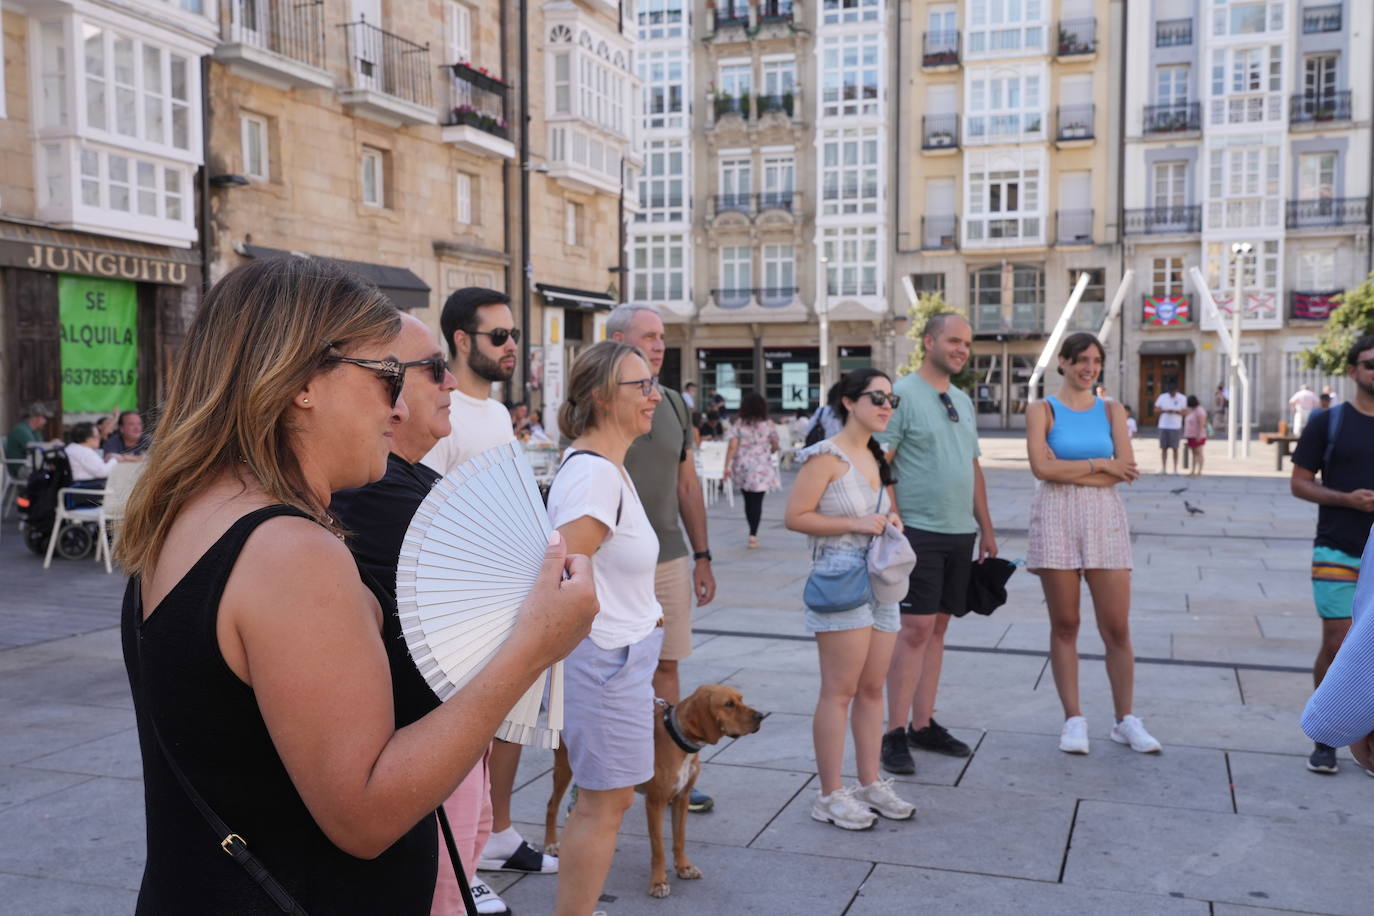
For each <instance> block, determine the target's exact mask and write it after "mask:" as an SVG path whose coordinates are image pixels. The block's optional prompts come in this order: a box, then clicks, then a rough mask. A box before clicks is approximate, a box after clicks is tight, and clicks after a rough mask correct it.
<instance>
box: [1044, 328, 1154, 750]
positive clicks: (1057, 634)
mask: <svg viewBox="0 0 1374 916" xmlns="http://www.w3.org/2000/svg"><path fill="white" fill-rule="evenodd" d="M1104 360H1105V351H1104V350H1103V348H1102V344H1101V342H1100V341H1098V339H1097V338H1096V337H1094V336H1093V335H1092V334H1087V333H1078V334H1070V335H1069V336H1068V337H1067V338H1065V340H1064V344H1063V346H1062V347H1060V350H1059V374H1060V375H1062V376H1063V377H1064V382H1063V384H1062V385H1060V387H1059V394H1058V395H1057V396H1054V397H1050V398H1046V399H1045V400H1044V401H1042V402H1040V403H1037V404H1032V405H1031V407H1030V409H1029V410H1027V411H1026V449H1027V451H1028V454H1029V458H1030V465H1031V472H1032V473H1034V474H1035V476H1036V478H1037V479H1038V481H1039V482H1038V483H1037V484H1036V489H1035V498H1034V500H1033V501H1032V502H1031V522H1030V546H1029V548H1028V550H1027V552H1026V567H1027V568H1028V569H1030V571H1031V572H1033V573H1035V574H1036V575H1038V576H1039V577H1040V586H1041V588H1043V589H1044V592H1045V603H1046V605H1047V606H1048V607H1049V613H1050V666H1051V668H1052V670H1053V672H1054V685H1055V688H1056V689H1057V690H1058V691H1059V700H1060V702H1061V703H1062V704H1063V706H1064V729H1063V731H1062V733H1061V734H1060V737H1059V749H1060V750H1061V751H1064V752H1065V753H1069V754H1086V753H1088V723H1087V720H1086V719H1085V718H1084V717H1083V711H1082V709H1081V707H1080V706H1079V702H1078V621H1079V614H1078V600H1079V595H1080V593H1081V590H1082V581H1083V580H1085V579H1086V580H1087V583H1088V589H1089V591H1090V592H1091V593H1092V599H1093V612H1094V613H1095V614H1096V616H1097V629H1098V632H1099V633H1101V634H1102V641H1103V643H1104V645H1105V647H1106V657H1107V677H1108V679H1109V680H1110V681H1111V685H1112V705H1113V706H1114V707H1115V712H1116V721H1115V725H1114V726H1113V727H1112V730H1111V738H1112V740H1113V741H1116V742H1118V743H1120V744H1129V745H1130V746H1131V748H1132V749H1133V750H1136V751H1140V752H1142V753H1155V752H1158V751H1159V750H1160V745H1159V742H1158V741H1156V740H1155V739H1154V738H1153V737H1152V736H1151V735H1150V733H1149V732H1147V731H1146V730H1145V725H1144V724H1143V723H1142V722H1141V721H1140V719H1138V718H1136V717H1135V716H1134V715H1132V714H1131V703H1132V700H1133V691H1134V681H1135V655H1134V652H1133V651H1132V648H1131V631H1130V624H1129V622H1128V617H1129V615H1130V609H1131V532H1130V528H1129V527H1128V525H1127V521H1126V508H1125V506H1124V505H1123V504H1122V502H1121V497H1120V495H1119V494H1118V493H1117V492H1116V485H1117V484H1119V483H1131V482H1132V481H1134V480H1135V479H1136V478H1137V477H1139V476H1140V472H1139V470H1138V469H1137V468H1136V464H1135V456H1134V454H1133V453H1132V451H1131V438H1130V433H1129V432H1128V431H1127V429H1126V411H1125V409H1124V408H1123V407H1122V406H1121V405H1120V404H1119V403H1117V402H1115V401H1107V400H1104V399H1102V398H1099V397H1096V396H1094V394H1093V385H1094V383H1096V382H1097V380H1098V377H1099V376H1101V374H1102V364H1103V362H1104Z"/></svg>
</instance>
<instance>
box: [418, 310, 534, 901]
mask: <svg viewBox="0 0 1374 916" xmlns="http://www.w3.org/2000/svg"><path fill="white" fill-rule="evenodd" d="M509 303H510V297H508V296H507V295H506V294H505V293H501V292H497V291H496V290H494V289H483V288H481V287H478V286H469V287H465V288H463V289H460V290H458V291H457V292H455V293H454V294H453V295H451V296H449V297H448V301H447V302H445V303H444V311H443V312H442V313H441V314H440V316H439V327H440V329H441V330H442V331H443V334H444V343H445V344H447V345H448V351H449V356H450V357H451V359H452V364H451V368H452V370H453V375H454V378H456V379H457V380H458V388H457V390H456V391H454V392H453V394H452V396H451V400H450V406H449V419H450V420H451V421H452V425H453V428H452V431H451V432H450V433H449V434H448V435H447V436H446V437H444V438H443V439H440V440H439V444H438V445H436V446H434V448H433V449H432V450H431V451H430V452H429V454H427V455H425V457H424V458H423V459H421V463H422V464H424V465H425V466H426V467H430V468H433V469H434V470H435V471H438V472H439V473H440V474H447V473H448V472H449V471H452V470H453V469H454V468H456V467H458V466H459V465H461V464H462V463H463V462H465V461H467V460H468V459H470V458H472V457H473V456H475V455H480V454H481V453H482V452H485V451H487V450H488V449H491V448H495V447H496V446H498V445H503V444H505V443H507V442H510V441H512V440H514V439H515V434H514V432H513V431H512V429H511V419H510V411H508V410H507V409H506V407H505V405H503V404H502V403H501V402H500V401H497V400H495V399H493V398H492V396H491V388H492V385H494V384H495V383H497V382H502V383H504V382H509V381H510V379H511V376H512V375H514V374H515V364H516V352H517V351H518V350H519V348H520V329H519V328H517V327H516V326H515V316H514V315H512V314H511V310H510V304H509ZM519 766H520V745H518V744H511V743H508V742H505V741H501V740H499V739H497V740H495V741H493V742H492V745H491V753H490V758H489V764H488V767H489V769H490V779H491V837H490V838H489V839H488V840H487V845H486V848H485V849H484V850H482V852H481V855H480V857H479V858H478V860H477V867H478V868H482V869H488V870H497V871H506V872H518V873H521V874H552V873H556V872H557V871H558V860H557V859H556V858H554V857H553V856H545V855H541V854H540V853H539V852H537V851H535V850H534V848H533V847H531V846H530V845H529V844H528V843H526V842H525V840H524V838H523V837H522V836H520V832H519V831H518V830H516V829H515V827H513V826H512V825H511V820H510V796H511V791H512V789H513V788H514V786H515V771H516V769H517V768H518V767H519ZM491 896H492V897H495V895H494V894H493V895H491ZM498 903H499V900H498ZM484 912H485V910H484ZM492 912H503V911H502V910H493V911H492Z"/></svg>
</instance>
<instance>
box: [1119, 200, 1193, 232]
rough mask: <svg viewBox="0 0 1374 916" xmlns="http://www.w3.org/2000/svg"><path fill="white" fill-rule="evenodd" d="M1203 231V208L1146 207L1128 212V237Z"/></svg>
mask: <svg viewBox="0 0 1374 916" xmlns="http://www.w3.org/2000/svg"><path fill="white" fill-rule="evenodd" d="M1201 231H1202V207H1200V206H1177V207H1173V206H1165V207H1145V208H1144V209H1140V210H1127V211H1126V234H1127V235H1167V234H1172V233H1180V232H1181V233H1189V232H1201Z"/></svg>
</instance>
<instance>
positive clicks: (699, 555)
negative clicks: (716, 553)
mask: <svg viewBox="0 0 1374 916" xmlns="http://www.w3.org/2000/svg"><path fill="white" fill-rule="evenodd" d="M692 559H693V560H705V561H706V562H707V563H709V562H711V551H709V550H698V551H697V552H696V553H694V554H692Z"/></svg>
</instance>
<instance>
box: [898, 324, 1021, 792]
mask: <svg viewBox="0 0 1374 916" xmlns="http://www.w3.org/2000/svg"><path fill="white" fill-rule="evenodd" d="M921 339H922V343H923V346H924V347H925V359H924V361H923V362H922V363H921V366H920V368H918V369H917V370H916V371H915V372H913V373H911V374H910V375H906V376H903V377H902V378H900V379H898V380H897V383H896V384H895V385H893V386H892V390H893V391H894V392H895V393H896V394H897V395H898V396H899V397H900V398H901V403H900V404H899V406H898V407H897V408H896V409H895V410H894V411H893V415H892V420H891V421H890V422H889V423H888V425H887V430H886V431H885V432H882V433H879V434H878V435H877V436H875V438H876V439H877V440H878V441H879V442H880V443H881V444H882V446H883V448H884V449H886V450H887V452H888V455H889V460H890V461H891V462H892V463H893V466H894V468H895V469H896V472H897V484H896V491H897V509H898V511H899V512H900V514H901V516H902V524H903V525H904V526H905V530H904V532H903V533H904V534H905V535H906V537H907V540H908V541H909V542H910V543H911V547H912V549H913V550H915V551H916V568H915V569H914V570H912V572H911V583H910V587H909V589H908V591H907V594H906V597H905V598H904V599H903V600H902V602H901V604H900V605H899V609H900V611H901V621H902V629H901V633H900V635H899V636H898V638H897V648H896V650H895V652H894V654H893V657H892V666H891V668H890V669H889V672H888V678H887V713H888V717H887V727H888V729H889V730H888V732H887V733H886V734H884V735H883V750H882V766H883V769H885V770H887V771H888V772H889V773H895V774H898V775H904V774H911V773H914V772H915V769H916V765H915V761H914V760H913V759H912V757H911V751H910V748H911V747H916V748H920V749H922V750H927V751H933V752H935V753H937V754H946V755H949V756H952V757H967V756H969V754H970V753H972V751H971V750H970V748H969V746H968V745H967V744H965V743H964V742H962V741H960V740H959V739H957V738H955V737H954V736H953V735H951V734H950V733H949V732H948V731H947V730H946V729H945V728H944V727H943V726H941V725H940V724H939V723H937V722H936V721H935V720H934V719H932V718H931V714H932V713H933V712H934V710H935V694H936V692H937V690H938V689H939V684H940V664H941V660H942V659H943V657H944V648H945V629H946V628H947V627H948V626H949V616H950V614H951V613H956V614H959V613H963V612H965V611H967V610H968V606H967V604H965V603H964V602H965V601H966V598H967V594H968V580H969V574H970V572H971V571H972V568H973V559H974V551H975V546H976V548H977V555H978V557H977V558H978V560H979V561H982V560H983V559H984V558H985V557H995V556H997V537H996V535H995V534H994V533H993V528H992V517H991V516H990V515H989V514H988V497H987V488H986V487H985V485H984V483H983V472H982V470H981V469H980V468H979V466H978V455H979V450H978V430H977V428H976V417H975V416H974V412H973V402H972V401H970V400H969V396H968V395H967V394H965V393H964V392H962V391H960V390H959V388H958V387H957V386H955V385H953V384H951V382H950V379H951V377H952V376H954V375H956V374H958V373H959V372H960V371H961V370H962V369H963V368H964V365H965V364H966V363H967V362H968V358H969V352H970V350H971V349H972V347H973V329H972V328H971V327H970V326H969V323H968V321H967V319H965V318H964V316H962V315H958V314H952V313H946V314H941V315H935V316H933V317H932V318H931V319H930V320H929V321H927V322H926V326H925V327H924V328H923V329H922V335H921Z"/></svg>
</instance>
